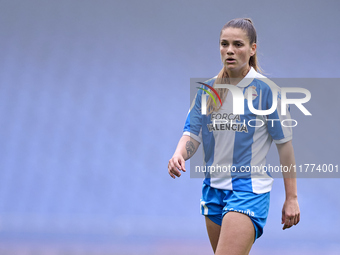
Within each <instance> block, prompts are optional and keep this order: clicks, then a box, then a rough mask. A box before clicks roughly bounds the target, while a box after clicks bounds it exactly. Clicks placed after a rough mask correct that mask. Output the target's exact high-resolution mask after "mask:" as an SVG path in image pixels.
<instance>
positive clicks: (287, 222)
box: [281, 213, 300, 230]
mask: <svg viewBox="0 0 340 255" xmlns="http://www.w3.org/2000/svg"><path fill="white" fill-rule="evenodd" d="M299 221H300V213H297V214H295V215H291V216H287V215H285V214H282V221H281V224H283V223H284V225H283V228H282V229H283V230H285V229H286V228H290V227H292V226H294V225H296V224H298V223H299Z"/></svg>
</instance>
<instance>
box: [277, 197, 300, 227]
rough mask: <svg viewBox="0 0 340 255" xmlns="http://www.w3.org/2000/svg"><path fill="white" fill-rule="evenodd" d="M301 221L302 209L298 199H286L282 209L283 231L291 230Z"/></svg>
mask: <svg viewBox="0 0 340 255" xmlns="http://www.w3.org/2000/svg"><path fill="white" fill-rule="evenodd" d="M299 221H300V208H299V203H298V201H297V198H292V199H286V201H285V202H284V204H283V208H282V220H281V224H284V225H283V228H282V229H283V230H285V229H286V228H290V227H291V226H293V225H296V224H298V223H299Z"/></svg>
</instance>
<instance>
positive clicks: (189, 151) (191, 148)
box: [185, 141, 195, 158]
mask: <svg viewBox="0 0 340 255" xmlns="http://www.w3.org/2000/svg"><path fill="white" fill-rule="evenodd" d="M185 148H186V150H187V154H188V158H191V156H192V155H194V152H195V145H194V143H193V142H191V141H187V143H186V146H185Z"/></svg>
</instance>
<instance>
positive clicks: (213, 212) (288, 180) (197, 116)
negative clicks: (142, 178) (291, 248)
mask: <svg viewBox="0 0 340 255" xmlns="http://www.w3.org/2000/svg"><path fill="white" fill-rule="evenodd" d="M219 45H220V53H221V59H222V62H223V68H222V70H221V71H220V73H219V74H218V75H217V76H216V77H214V78H213V79H210V80H208V81H206V82H205V83H203V85H202V87H201V89H199V90H198V92H197V94H196V97H195V100H194V102H193V104H192V106H191V108H190V111H189V113H188V116H187V120H186V124H185V127H184V133H183V136H182V137H181V139H180V141H179V143H178V146H177V149H176V151H175V153H174V155H173V156H172V158H171V159H170V160H169V164H168V172H169V175H170V176H171V177H172V178H175V177H176V176H177V177H180V176H181V173H180V171H183V172H185V171H186V169H185V160H187V159H189V158H190V157H191V156H192V155H193V154H194V153H195V152H196V150H197V148H198V146H199V144H200V143H202V145H203V151H204V165H205V167H206V168H208V169H209V167H210V169H214V171H209V170H208V171H207V172H206V176H205V179H204V182H203V189H202V198H201V214H203V215H205V220H206V227H207V231H208V235H209V239H210V243H211V246H212V248H213V250H214V253H215V254H217V255H221V254H242V255H243V254H248V253H249V251H250V249H251V247H252V244H253V243H254V242H255V240H256V239H257V238H259V237H260V236H261V235H262V233H263V227H264V225H265V223H266V220H267V215H268V209H269V192H270V190H271V187H272V182H273V179H272V178H271V177H270V175H269V174H268V173H267V172H265V171H255V172H253V171H250V169H253V167H257V169H260V170H263V169H264V168H263V166H265V165H266V155H267V153H268V151H269V148H270V145H271V143H272V141H274V142H275V144H276V146H277V149H278V153H279V157H280V164H281V166H282V167H289V166H294V165H295V158H294V150H293V146H292V143H291V139H292V130H291V128H290V127H287V125H282V124H281V123H282V121H283V120H285V119H287V120H288V119H290V116H289V112H288V113H287V115H282V114H281V109H280V105H281V104H280V99H281V97H280V93H279V92H278V93H274V91H280V89H279V87H277V86H276V85H275V84H274V83H273V82H271V81H270V80H268V79H266V78H265V77H264V76H263V75H261V74H259V73H258V72H257V71H258V70H259V66H258V63H257V58H256V47H257V45H256V30H255V28H254V26H253V23H252V21H251V20H250V19H233V20H231V21H229V22H228V23H227V24H225V25H224V27H223V28H222V31H221V33H220V42H219ZM217 84H231V85H234V86H236V87H237V89H239V90H240V91H242V93H243V96H244V114H234V113H233V94H234V92H233V91H229V90H230V89H231V88H229V90H228V89H226V88H221V86H218V85H217ZM209 91H210V94H211V95H213V96H214V99H215V100H214V99H212V98H211V96H210V97H209V98H208V100H207V99H206V98H207V96H208V95H210V94H209V93H207V92H209ZM250 93H251V95H249V94H250ZM217 95H218V96H217ZM204 97H205V98H204ZM219 99H221V101H220V103H218V102H219ZM275 99H276V100H277V108H276V109H275V111H274V112H272V113H270V114H267V115H255V114H254V113H253V111H252V109H250V108H249V105H248V103H247V102H248V100H252V105H253V107H254V109H256V110H268V109H272V108H271V107H272V105H273V102H274V103H275V101H276V100H275ZM203 100H204V101H203ZM235 100H236V99H235V98H234V101H235ZM242 100H243V97H242ZM215 101H216V103H215ZM205 102H206V103H205ZM205 104H206V114H205V112H204V111H203V110H202V108H204V107H205ZM274 120H276V121H274ZM258 122H259V123H262V125H259V124H255V123H258ZM211 167H214V168H211ZM218 167H220V168H218ZM221 167H222V168H223V167H224V168H223V171H220V172H218V171H215V169H221ZM228 169H229V170H228ZM283 177H284V186H285V193H286V199H285V202H284V204H283V209H282V222H281V223H282V224H284V225H283V229H286V228H290V227H291V226H293V225H296V224H297V223H298V222H299V220H300V210H299V204H298V200H297V186H296V178H295V175H294V173H290V172H283Z"/></svg>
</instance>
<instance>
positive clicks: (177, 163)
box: [168, 135, 199, 179]
mask: <svg viewBox="0 0 340 255" xmlns="http://www.w3.org/2000/svg"><path fill="white" fill-rule="evenodd" d="M198 146H199V142H197V141H196V140H195V139H193V138H190V136H187V135H183V136H182V137H181V139H180V140H179V142H178V145H177V148H176V151H175V153H174V155H173V156H172V158H171V159H170V160H169V164H168V172H169V175H170V176H171V177H172V178H174V179H175V178H176V177H175V176H177V177H180V176H181V173H180V170H181V171H183V172H186V169H185V160H187V159H189V158H191V157H192V155H194V154H195V152H196V150H197V148H198Z"/></svg>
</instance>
